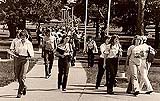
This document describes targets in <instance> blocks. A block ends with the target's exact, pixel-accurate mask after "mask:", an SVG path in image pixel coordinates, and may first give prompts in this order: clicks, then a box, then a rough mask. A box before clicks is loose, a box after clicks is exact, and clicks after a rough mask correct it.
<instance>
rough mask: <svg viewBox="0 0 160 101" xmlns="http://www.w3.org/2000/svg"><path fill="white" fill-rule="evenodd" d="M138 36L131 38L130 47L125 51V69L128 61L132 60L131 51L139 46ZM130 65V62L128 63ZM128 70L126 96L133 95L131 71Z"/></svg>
mask: <svg viewBox="0 0 160 101" xmlns="http://www.w3.org/2000/svg"><path fill="white" fill-rule="evenodd" d="M139 37H140V36H139V35H136V36H135V37H134V38H133V40H132V45H131V46H130V47H129V48H128V50H127V58H126V63H125V69H126V68H127V65H128V64H129V61H132V59H133V56H132V58H131V55H133V54H132V51H133V49H134V48H135V47H136V46H138V45H140V41H139ZM130 63H131V62H130ZM128 69H129V73H128V74H130V75H129V83H128V87H127V91H126V92H127V93H128V94H131V93H134V92H133V86H132V84H133V83H132V75H131V73H132V71H131V68H128Z"/></svg>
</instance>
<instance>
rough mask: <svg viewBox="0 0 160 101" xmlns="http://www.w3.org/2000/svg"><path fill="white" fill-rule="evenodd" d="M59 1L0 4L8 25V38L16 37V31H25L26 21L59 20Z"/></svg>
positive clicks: (15, 0) (11, 0)
mask: <svg viewBox="0 0 160 101" xmlns="http://www.w3.org/2000/svg"><path fill="white" fill-rule="evenodd" d="M63 5H64V4H62V2H61V0H6V2H5V3H3V5H2V4H1V6H0V7H1V9H2V11H4V12H5V17H4V19H5V22H6V23H7V25H8V29H9V32H10V33H11V34H10V37H12V38H14V37H15V36H16V29H17V28H18V29H25V22H26V20H30V21H32V22H40V21H42V20H43V19H45V17H46V16H47V19H48V20H50V19H53V18H56V19H60V17H61V16H60V10H61V8H62V7H63Z"/></svg>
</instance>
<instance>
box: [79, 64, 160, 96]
mask: <svg viewBox="0 0 160 101" xmlns="http://www.w3.org/2000/svg"><path fill="white" fill-rule="evenodd" d="M82 66H83V68H84V70H85V71H86V75H87V83H93V84H95V83H96V77H97V73H98V65H97V64H95V65H94V67H92V68H87V63H82ZM148 77H149V80H150V82H151V84H152V87H153V89H154V92H158V93H160V67H151V68H150V71H149V75H148ZM101 84H102V85H104V84H105V75H104V76H103V79H102V82H101ZM127 84H128V82H127V81H123V82H122V81H121V82H120V81H119V82H118V85H117V86H118V87H123V88H127ZM144 89H145V87H144Z"/></svg>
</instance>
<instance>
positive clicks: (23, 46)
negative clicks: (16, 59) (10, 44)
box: [15, 39, 34, 57]
mask: <svg viewBox="0 0 160 101" xmlns="http://www.w3.org/2000/svg"><path fill="white" fill-rule="evenodd" d="M15 50H16V53H17V54H18V55H21V56H28V55H30V56H31V57H34V50H33V45H32V43H31V42H30V41H29V40H27V39H26V41H25V42H24V43H22V41H21V40H18V41H17V44H16V47H15Z"/></svg>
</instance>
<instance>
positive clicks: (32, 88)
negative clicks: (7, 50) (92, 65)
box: [0, 59, 160, 101]
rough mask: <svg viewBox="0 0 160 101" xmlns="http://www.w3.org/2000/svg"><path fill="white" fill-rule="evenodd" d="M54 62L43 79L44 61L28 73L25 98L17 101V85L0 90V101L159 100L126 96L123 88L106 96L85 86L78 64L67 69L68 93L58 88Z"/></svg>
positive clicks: (83, 73) (84, 75) (116, 89)
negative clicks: (47, 75)
mask: <svg viewBox="0 0 160 101" xmlns="http://www.w3.org/2000/svg"><path fill="white" fill-rule="evenodd" d="M57 77H58V76H57V60H55V61H54V66H53V69H52V76H51V77H50V78H49V79H45V78H44V65H43V60H42V59H40V60H39V61H38V62H37V64H36V65H35V67H34V68H33V69H32V70H31V71H30V72H29V73H28V74H27V79H26V85H27V87H28V89H27V95H26V96H22V98H21V99H17V98H15V97H16V93H17V87H18V84H17V82H13V83H11V84H9V85H8V86H5V87H2V88H0V101H143V100H144V101H152V100H154V101H158V100H159V99H160V94H159V93H152V94H151V95H146V94H140V95H138V97H134V96H133V95H129V94H126V93H125V89H124V88H118V87H116V88H115V95H108V94H106V87H100V89H98V90H95V89H94V85H93V84H86V73H85V71H84V69H83V68H82V65H81V64H80V63H79V62H76V66H75V67H71V68H70V73H69V78H68V86H67V91H66V92H62V91H61V90H58V89H57Z"/></svg>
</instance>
